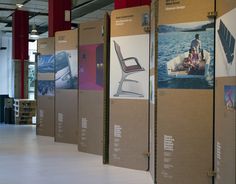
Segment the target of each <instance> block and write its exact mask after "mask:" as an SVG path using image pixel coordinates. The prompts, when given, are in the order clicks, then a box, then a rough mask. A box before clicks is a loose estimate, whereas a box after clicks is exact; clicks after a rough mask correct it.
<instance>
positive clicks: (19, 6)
mask: <svg viewBox="0 0 236 184" xmlns="http://www.w3.org/2000/svg"><path fill="white" fill-rule="evenodd" d="M23 6H24V5H23V4H20V3H17V4H16V7H17V8H22V7H23Z"/></svg>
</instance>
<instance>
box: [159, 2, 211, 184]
mask: <svg viewBox="0 0 236 184" xmlns="http://www.w3.org/2000/svg"><path fill="white" fill-rule="evenodd" d="M159 5H160V6H159V14H158V15H159V19H158V26H159V29H158V42H157V43H158V59H157V61H158V71H157V75H158V81H156V82H157V153H156V154H157V170H156V175H157V183H159V184H173V183H181V184H188V183H192V184H199V183H201V184H209V183H211V181H212V177H210V176H208V174H207V173H208V172H211V171H212V170H213V168H212V165H213V157H212V155H213V150H212V145H213V90H212V89H213V87H214V86H213V85H214V72H213V71H214V20H212V19H209V18H208V17H207V15H208V13H209V12H213V11H214V0H210V1H203V0H201V1H194V0H173V1H172V0H171V1H170V0H161V1H159ZM186 63H188V64H186Z"/></svg>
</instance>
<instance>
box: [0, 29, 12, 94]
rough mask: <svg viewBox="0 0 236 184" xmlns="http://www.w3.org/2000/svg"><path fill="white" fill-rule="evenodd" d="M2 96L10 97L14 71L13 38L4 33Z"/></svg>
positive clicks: (0, 67) (0, 55)
mask: <svg viewBox="0 0 236 184" xmlns="http://www.w3.org/2000/svg"><path fill="white" fill-rule="evenodd" d="M0 39H1V41H0V47H6V48H7V49H6V50H0V95H2V94H4V95H8V94H10V92H11V83H12V78H11V73H12V72H11V71H12V36H11V35H7V34H4V33H1V34H0Z"/></svg>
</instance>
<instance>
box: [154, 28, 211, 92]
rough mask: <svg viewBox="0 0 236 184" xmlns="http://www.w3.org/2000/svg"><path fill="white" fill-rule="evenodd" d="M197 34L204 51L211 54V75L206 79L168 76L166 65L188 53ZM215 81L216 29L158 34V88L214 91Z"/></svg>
mask: <svg viewBox="0 0 236 184" xmlns="http://www.w3.org/2000/svg"><path fill="white" fill-rule="evenodd" d="M195 34H199V35H200V40H201V44H202V49H204V50H206V51H208V52H210V55H211V63H210V72H209V73H210V75H209V76H208V77H207V78H206V79H196V78H194V79H193V78H187V79H177V78H169V77H168V76H167V69H166V63H167V62H168V61H170V60H171V59H173V58H175V57H176V56H178V55H179V54H182V53H184V52H188V51H189V49H190V45H191V41H192V40H193V39H194V37H195ZM213 81H214V29H213V28H209V29H206V31H193V32H165V33H159V34H158V87H159V88H175V89H176V88H180V89H212V88H213V85H214V83H213Z"/></svg>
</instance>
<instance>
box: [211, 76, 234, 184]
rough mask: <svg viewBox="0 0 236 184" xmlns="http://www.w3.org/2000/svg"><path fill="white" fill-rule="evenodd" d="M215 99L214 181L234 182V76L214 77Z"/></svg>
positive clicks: (218, 182) (219, 182) (221, 182)
mask: <svg viewBox="0 0 236 184" xmlns="http://www.w3.org/2000/svg"><path fill="white" fill-rule="evenodd" d="M215 101H216V103H215V112H216V113H215V124H216V127H215V131H216V133H215V171H216V178H215V183H216V184H224V183H229V184H231V183H232V184H234V183H235V181H236V178H235V172H236V170H235V154H236V152H235V144H236V142H235V138H236V137H235V130H236V129H235V128H236V125H235V122H236V77H219V78H216V96H215Z"/></svg>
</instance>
